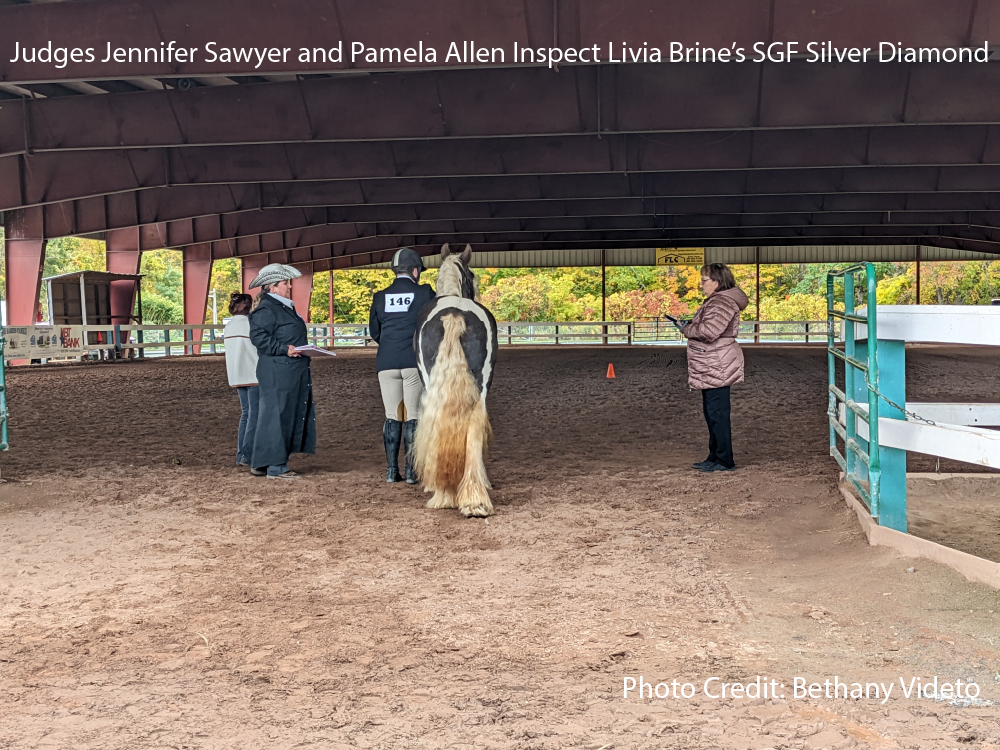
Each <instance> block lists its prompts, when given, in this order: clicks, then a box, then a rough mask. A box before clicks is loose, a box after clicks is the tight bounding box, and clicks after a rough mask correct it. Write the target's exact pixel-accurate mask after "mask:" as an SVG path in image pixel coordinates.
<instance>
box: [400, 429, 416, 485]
mask: <svg viewBox="0 0 1000 750" xmlns="http://www.w3.org/2000/svg"><path fill="white" fill-rule="evenodd" d="M416 435H417V420H415V419H411V420H410V421H409V422H403V449H404V450H405V451H406V483H407V484H416V483H417V481H418V480H417V469H416V466H415V465H414V460H415V458H416V456H415V450H416V443H415V438H416Z"/></svg>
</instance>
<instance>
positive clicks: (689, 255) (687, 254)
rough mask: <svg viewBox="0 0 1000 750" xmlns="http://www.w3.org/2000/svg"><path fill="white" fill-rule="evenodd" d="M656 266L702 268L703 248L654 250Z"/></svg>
mask: <svg viewBox="0 0 1000 750" xmlns="http://www.w3.org/2000/svg"><path fill="white" fill-rule="evenodd" d="M656 265H658V266H703V265H705V248H703V247H658V248H656Z"/></svg>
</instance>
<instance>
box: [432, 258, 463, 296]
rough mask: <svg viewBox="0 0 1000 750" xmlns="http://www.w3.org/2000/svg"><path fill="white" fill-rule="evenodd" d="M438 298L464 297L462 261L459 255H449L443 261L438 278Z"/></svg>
mask: <svg viewBox="0 0 1000 750" xmlns="http://www.w3.org/2000/svg"><path fill="white" fill-rule="evenodd" d="M437 296H438V297H461V296H462V261H460V260H459V259H458V256H457V255H449V256H448V257H447V258H445V259H444V260H443V261H441V269H440V270H439V271H438V278H437Z"/></svg>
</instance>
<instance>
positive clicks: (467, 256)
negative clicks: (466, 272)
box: [458, 245, 472, 267]
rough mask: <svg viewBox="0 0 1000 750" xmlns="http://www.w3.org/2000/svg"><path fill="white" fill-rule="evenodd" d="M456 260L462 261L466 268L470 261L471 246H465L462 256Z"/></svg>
mask: <svg viewBox="0 0 1000 750" xmlns="http://www.w3.org/2000/svg"><path fill="white" fill-rule="evenodd" d="M458 259H459V260H460V261H462V263H463V264H464V265H465V266H466V267H468V265H469V261H470V260H472V245H466V246H465V250H463V251H462V254H461V255H459V256H458Z"/></svg>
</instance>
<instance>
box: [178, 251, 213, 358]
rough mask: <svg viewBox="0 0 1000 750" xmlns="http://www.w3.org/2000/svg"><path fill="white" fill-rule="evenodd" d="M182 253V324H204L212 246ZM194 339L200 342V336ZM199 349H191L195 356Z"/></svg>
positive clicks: (210, 274)
mask: <svg viewBox="0 0 1000 750" xmlns="http://www.w3.org/2000/svg"><path fill="white" fill-rule="evenodd" d="M182 252H183V253H184V323H185V324H194V325H201V324H202V323H204V322H205V307H206V306H207V305H208V287H209V284H210V283H211V281H212V246H211V245H210V244H207V243H206V244H201V245H189V246H188V247H185V248H184V250H183V251H182ZM199 333H201V332H199ZM195 338H196V339H198V340H200V339H201V336H197V335H196V336H195ZM186 339H187V335H186V332H185V340H186ZM200 348H201V347H199V346H195V347H193V353H194V354H197V353H198V352H199V350H200Z"/></svg>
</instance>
